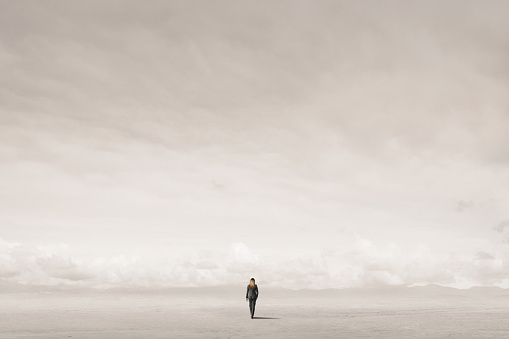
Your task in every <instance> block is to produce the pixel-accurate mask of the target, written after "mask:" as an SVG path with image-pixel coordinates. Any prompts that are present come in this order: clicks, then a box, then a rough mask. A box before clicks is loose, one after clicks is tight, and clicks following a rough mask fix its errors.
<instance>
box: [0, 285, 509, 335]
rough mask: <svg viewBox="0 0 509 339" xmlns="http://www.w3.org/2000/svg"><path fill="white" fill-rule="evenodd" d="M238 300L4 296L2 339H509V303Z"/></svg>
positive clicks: (176, 295) (310, 297) (399, 298)
mask: <svg viewBox="0 0 509 339" xmlns="http://www.w3.org/2000/svg"><path fill="white" fill-rule="evenodd" d="M260 291H262V289H261V288H260ZM235 292H239V293H238V295H239V297H238V298H237V293H235V297H233V295H234V294H232V293H217V294H216V295H213V296H210V295H208V294H204V293H202V292H197V293H194V292H193V291H192V290H186V291H183V290H182V291H178V290H177V291H172V292H169V293H166V292H165V293H130V292H115V293H110V292H101V293H95V292H94V293H83V292H80V293H73V292H65V293H54V292H45V293H41V292H38V293H33V292H30V293H19V292H18V293H3V294H0V338H123V339H126V338H251V337H256V338H368V337H372V338H410V337H430V338H481V337H482V338H509V298H508V297H507V295H502V296H500V295H498V296H486V297H485V296H483V295H482V294H481V295H479V294H478V295H477V296H472V297H471V296H464V295H431V296H430V295H426V296H415V295H412V296H408V295H398V294H396V295H393V294H391V293H388V294H383V295H381V294H377V293H373V294H361V295H357V294H356V293H349V294H346V295H345V294H343V295H341V294H337V293H336V294H335V293H322V294H320V295H314V294H313V293H308V294H303V293H301V294H299V293H294V294H291V293H288V292H286V293H280V292H277V291H264V292H266V293H264V294H262V293H260V299H259V300H258V303H257V309H256V314H255V319H253V320H252V319H251V318H250V315H249V308H248V304H247V303H246V302H245V298H244V297H243V293H242V292H243V291H242V290H241V289H239V291H235Z"/></svg>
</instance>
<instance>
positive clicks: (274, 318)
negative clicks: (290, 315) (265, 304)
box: [253, 317, 279, 319]
mask: <svg viewBox="0 0 509 339" xmlns="http://www.w3.org/2000/svg"><path fill="white" fill-rule="evenodd" d="M253 319H279V318H270V317H253Z"/></svg>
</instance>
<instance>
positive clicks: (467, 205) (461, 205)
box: [456, 200, 474, 212]
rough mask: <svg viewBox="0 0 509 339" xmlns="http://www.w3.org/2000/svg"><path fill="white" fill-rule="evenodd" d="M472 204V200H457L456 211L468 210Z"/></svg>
mask: <svg viewBox="0 0 509 339" xmlns="http://www.w3.org/2000/svg"><path fill="white" fill-rule="evenodd" d="M473 206H474V203H473V202H472V201H463V200H460V201H458V204H457V205H456V210H457V211H458V212H463V211H465V210H469V209H471V208H472V207H473Z"/></svg>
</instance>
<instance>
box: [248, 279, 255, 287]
mask: <svg viewBox="0 0 509 339" xmlns="http://www.w3.org/2000/svg"><path fill="white" fill-rule="evenodd" d="M254 284H255V279H254V278H251V280H250V281H249V286H251V287H254Z"/></svg>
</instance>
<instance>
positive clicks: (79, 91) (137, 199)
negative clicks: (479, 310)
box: [0, 0, 509, 288]
mask: <svg viewBox="0 0 509 339" xmlns="http://www.w3.org/2000/svg"><path fill="white" fill-rule="evenodd" d="M507 13H509V2H507V1H348V2H346V1H331V2H328V1H171V2H170V1H160V2H158V1H150V2H141V1H138V2H130V1H118V2H117V1H4V0H1V1H0V74H1V76H0V277H1V278H2V279H3V280H4V281H13V282H20V283H30V284H58V283H64V284H78V285H84V286H96V287H97V286H109V285H115V284H123V285H145V286H202V285H208V284H229V283H235V284H237V283H239V284H247V283H248V280H249V278H250V277H252V276H254V277H256V278H257V282H258V283H259V284H260V286H263V284H265V285H266V286H286V287H292V288H303V287H309V288H324V287H349V286H380V285H413V284H427V283H438V284H443V285H451V286H456V287H469V286H472V285H496V286H505V287H509V147H508V145H509V21H508V20H507Z"/></svg>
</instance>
